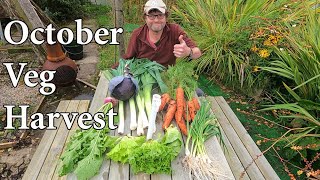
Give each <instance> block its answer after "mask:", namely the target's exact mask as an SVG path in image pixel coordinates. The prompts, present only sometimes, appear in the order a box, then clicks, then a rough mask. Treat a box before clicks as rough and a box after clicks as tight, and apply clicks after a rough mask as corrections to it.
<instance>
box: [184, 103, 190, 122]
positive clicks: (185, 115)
mask: <svg viewBox="0 0 320 180" xmlns="http://www.w3.org/2000/svg"><path fill="white" fill-rule="evenodd" d="M183 118H184V119H185V120H186V121H188V122H190V120H191V119H190V113H188V109H187V102H186V101H184V102H183Z"/></svg>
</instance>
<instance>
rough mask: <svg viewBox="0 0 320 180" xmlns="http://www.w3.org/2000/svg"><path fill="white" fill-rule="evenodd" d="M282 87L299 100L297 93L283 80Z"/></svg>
mask: <svg viewBox="0 0 320 180" xmlns="http://www.w3.org/2000/svg"><path fill="white" fill-rule="evenodd" d="M283 85H284V87H285V88H286V89H287V91H288V92H289V93H290V94H291V95H292V96H293V97H294V98H295V99H296V100H297V101H300V100H301V98H300V97H299V95H298V94H296V93H295V92H294V91H293V90H292V89H291V88H290V87H289V86H287V85H286V83H284V82H283Z"/></svg>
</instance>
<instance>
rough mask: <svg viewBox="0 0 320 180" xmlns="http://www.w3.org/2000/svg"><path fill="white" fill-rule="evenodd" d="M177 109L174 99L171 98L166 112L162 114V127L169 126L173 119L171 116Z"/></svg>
mask: <svg viewBox="0 0 320 180" xmlns="http://www.w3.org/2000/svg"><path fill="white" fill-rule="evenodd" d="M176 110H177V104H176V101H175V100H171V101H170V103H169V106H168V109H167V113H166V115H165V116H164V120H163V125H162V128H163V129H167V128H168V127H169V126H170V123H171V121H172V119H173V116H174V115H175V113H176Z"/></svg>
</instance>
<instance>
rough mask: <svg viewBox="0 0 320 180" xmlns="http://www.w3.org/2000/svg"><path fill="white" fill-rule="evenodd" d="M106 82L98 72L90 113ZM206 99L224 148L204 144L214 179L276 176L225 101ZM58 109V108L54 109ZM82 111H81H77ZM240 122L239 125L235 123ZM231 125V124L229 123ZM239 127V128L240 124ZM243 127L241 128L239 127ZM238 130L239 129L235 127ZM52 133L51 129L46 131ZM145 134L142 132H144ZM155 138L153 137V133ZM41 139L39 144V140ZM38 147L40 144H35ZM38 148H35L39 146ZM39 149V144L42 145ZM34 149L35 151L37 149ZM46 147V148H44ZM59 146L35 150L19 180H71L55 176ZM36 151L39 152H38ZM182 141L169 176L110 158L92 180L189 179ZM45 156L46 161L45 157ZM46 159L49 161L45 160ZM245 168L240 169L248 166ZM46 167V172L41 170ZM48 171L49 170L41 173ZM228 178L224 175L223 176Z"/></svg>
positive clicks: (209, 142) (98, 103)
mask: <svg viewBox="0 0 320 180" xmlns="http://www.w3.org/2000/svg"><path fill="white" fill-rule="evenodd" d="M107 87H108V81H107V80H106V79H105V77H104V76H103V75H102V76H101V77H100V80H99V83H98V86H97V90H96V92H95V95H94V98H93V100H92V102H91V105H90V108H89V112H90V113H92V114H94V113H96V112H97V110H98V109H99V107H101V106H102V105H103V100H104V98H105V97H106V96H108V94H107V93H108V91H107ZM208 99H209V100H210V101H211V102H212V108H211V109H212V112H214V113H215V114H216V115H217V118H218V121H219V123H220V125H221V127H222V128H221V130H222V134H223V140H224V142H225V145H226V146H225V147H224V148H222V146H221V145H220V144H219V142H220V141H218V139H217V138H216V137H212V138H210V139H209V140H207V141H206V143H205V146H206V149H207V153H208V155H209V157H210V159H211V160H212V161H214V164H215V165H216V166H215V167H214V168H215V169H216V170H217V172H220V173H221V174H223V175H224V177H219V178H217V179H239V178H240V175H241V173H242V172H244V174H243V179H257V178H258V179H279V177H278V176H277V174H276V173H275V172H274V170H273V169H272V167H271V166H270V164H269V163H268V161H267V160H266V159H265V158H264V156H263V155H262V156H261V151H260V150H259V148H257V147H256V145H255V143H254V142H253V141H252V139H251V137H250V136H249V135H248V134H247V132H246V131H245V129H244V128H243V126H242V125H241V123H240V122H239V120H238V119H237V118H236V116H235V115H234V113H233V112H232V110H231V109H230V107H229V106H228V104H227V103H226V102H225V101H224V99H223V98H222V97H208ZM128 104H129V103H127V102H125V133H124V134H130V135H132V136H136V131H131V130H130V129H129V123H130V117H129V116H130V111H129V105H128ZM58 109H59V108H58ZM81 111H83V110H81ZM162 119H163V113H158V115H157V120H156V127H157V130H156V134H159V133H160V134H163V133H164V132H163V130H162V128H161V126H162ZM229 119H232V121H238V122H235V124H236V127H233V124H234V122H231V123H230V122H229ZM239 123H240V124H239ZM231 124H232V125H231ZM241 126H242V127H241ZM60 127H61V128H62V130H60V129H61V128H59V130H57V131H61V132H65V131H67V130H66V128H65V125H64V124H62V125H61V126H60ZM242 128H243V129H242ZM239 129H240V130H239ZM50 132H52V130H51V131H50ZM67 134H69V135H68V138H64V139H60V140H59V142H60V144H62V146H64V145H65V143H66V142H67V139H69V137H70V135H71V134H72V132H70V133H67ZM145 134H146V131H145ZM110 135H114V136H118V133H117V132H116V130H115V131H111V132H110ZM154 137H155V136H154ZM185 140H186V137H184V136H183V143H185ZM42 141H44V143H43V144H45V142H46V141H47V140H46V139H44V138H43V139H42ZM42 141H41V143H42ZM39 148H40V145H39ZM39 148H38V149H39ZM42 148H43V147H42ZM38 149H37V152H38ZM47 149H50V148H47ZM63 149H64V147H63V148H59V149H58V150H57V149H53V150H54V155H52V152H51V151H52V149H51V150H47V151H45V152H44V151H43V150H39V152H38V153H37V154H36V155H35V156H34V157H33V158H32V161H31V163H30V165H29V167H28V170H27V172H26V175H25V176H24V177H23V179H26V180H29V179H39V180H42V179H43V178H41V177H42V176H41V174H45V175H46V178H45V179H68V180H73V179H76V176H75V174H73V173H71V174H68V175H66V176H63V177H58V175H57V172H56V171H57V165H58V162H59V156H60V155H61V153H62V152H63ZM39 153H40V154H39ZM258 155H260V158H259V159H258V160H254V161H253V159H255V157H256V156H258ZM38 156H41V157H42V159H41V160H42V161H41V162H40V161H39V157H38ZM184 156H185V153H184V144H183V147H182V149H181V152H180V154H179V155H178V157H177V158H176V159H175V160H174V161H173V162H172V169H173V172H172V174H170V175H166V174H153V175H147V174H143V173H140V174H133V173H132V171H131V170H130V166H129V165H128V164H119V163H116V162H113V161H111V160H104V162H103V165H102V167H101V169H100V172H99V174H98V175H96V176H95V177H93V178H92V179H93V180H101V179H110V180H129V179H130V180H134V179H146V180H149V179H152V180H161V179H165V180H170V179H172V180H186V179H189V174H188V173H187V172H186V171H185V170H184V167H183V165H182V159H183V158H184ZM47 158H49V160H50V161H48V160H47ZM34 159H37V163H36V165H37V166H35V165H34V163H33V161H34ZM46 162H50V164H48V163H46ZM249 164H252V165H250V167H249V168H247V170H246V171H244V169H245V168H246V167H247V166H248V165H249ZM43 170H46V171H43ZM44 172H49V173H44ZM227 177H228V178H227Z"/></svg>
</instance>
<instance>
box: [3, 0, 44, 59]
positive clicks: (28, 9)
mask: <svg viewBox="0 0 320 180" xmlns="http://www.w3.org/2000/svg"><path fill="white" fill-rule="evenodd" d="M0 4H1V6H2V7H3V9H4V10H5V11H6V13H7V14H8V15H9V16H10V18H11V19H20V20H23V21H24V22H25V23H26V24H27V25H28V27H29V29H31V30H32V29H35V28H38V27H43V28H44V25H43V23H42V21H41V20H40V18H39V16H38V14H37V13H36V11H35V9H34V7H33V6H32V4H31V2H30V1H29V0H0ZM38 36H40V35H37V37H38ZM38 38H39V37H38ZM39 39H40V38H39ZM31 45H32V46H33V48H34V50H35V53H36V54H37V56H38V58H39V62H40V63H43V62H44V60H45V58H46V53H45V44H43V45H42V46H38V45H34V44H33V43H31Z"/></svg>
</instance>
